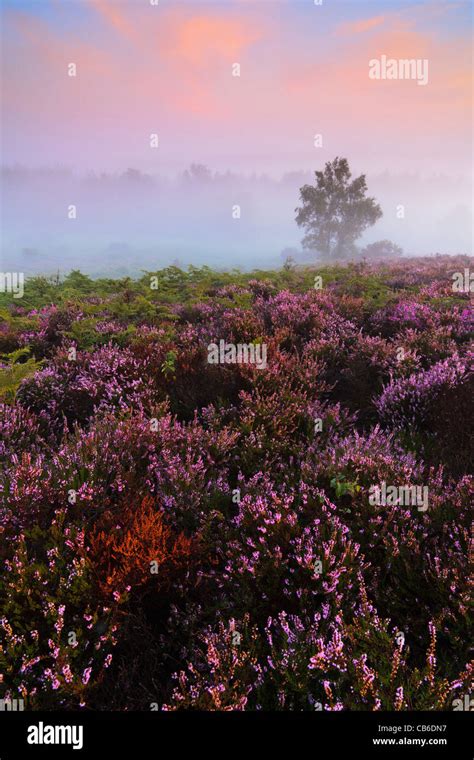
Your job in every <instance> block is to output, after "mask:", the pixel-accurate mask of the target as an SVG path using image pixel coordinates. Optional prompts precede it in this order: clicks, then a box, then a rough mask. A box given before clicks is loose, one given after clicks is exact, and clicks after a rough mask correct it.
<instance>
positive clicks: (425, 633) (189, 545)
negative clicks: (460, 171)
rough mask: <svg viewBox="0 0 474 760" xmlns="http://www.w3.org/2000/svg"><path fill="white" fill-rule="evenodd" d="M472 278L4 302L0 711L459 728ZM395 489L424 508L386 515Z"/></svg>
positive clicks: (161, 289)
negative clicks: (326, 713)
mask: <svg viewBox="0 0 474 760" xmlns="http://www.w3.org/2000/svg"><path fill="white" fill-rule="evenodd" d="M468 266H471V267H472V260H471V259H469V258H467V257H457V258H453V257H443V256H437V257H433V258H426V259H422V258H420V259H407V260H403V259H399V260H397V261H395V262H384V263H378V264H377V263H366V262H359V263H357V264H348V265H346V266H342V265H341V266H329V265H328V266H323V267H321V268H318V270H315V269H313V268H295V267H292V266H287V267H285V268H284V269H282V270H280V271H272V272H263V271H262V272H261V271H258V270H256V271H254V272H252V273H249V274H244V273H240V272H237V271H233V272H216V271H213V270H211V269H209V268H207V267H202V268H196V267H190V268H189V269H188V270H187V271H183V270H181V269H179V268H177V267H169V268H167V269H164V270H160V271H157V272H145V273H144V274H143V276H142V277H141V278H139V279H137V280H131V279H129V278H125V279H122V280H91V279H89V278H88V277H86V276H84V275H82V274H81V273H80V272H77V271H74V272H72V273H70V274H69V275H68V276H66V277H65V278H63V279H62V280H61V279H59V278H54V279H53V278H50V279H48V278H42V277H36V278H32V279H31V280H29V281H27V283H26V285H25V294H24V297H23V298H22V299H21V300H15V299H13V298H11V297H10V296H8V295H7V294H0V352H1V366H0V381H1V382H0V519H1V528H0V530H1V537H2V541H1V553H2V567H3V569H2V575H1V580H0V599H1V630H2V644H1V652H0V678H1V681H2V694H3V695H6V696H11V697H17V696H22V697H23V698H24V699H25V700H26V703H27V705H28V707H29V708H31V709H42V708H44V709H95V710H107V709H115V710H132V709H141V710H149V709H165V710H179V709H205V710H263V709H271V710H315V709H323V710H348V709H350V710H392V709H396V710H413V709H414V710H425V709H428V710H448V709H452V708H451V705H452V700H453V699H454V698H456V697H457V696H459V695H460V694H464V693H468V692H469V689H470V685H471V681H472V673H473V665H472V662H470V651H471V650H470V640H471V639H472V629H471V626H470V591H471V587H470V585H469V573H468V567H469V556H470V555H469V549H470V542H471V540H472V535H471V528H472V511H471V505H472V496H473V491H474V483H473V478H472V458H473V457H472V454H473V450H472V441H473V435H472V432H473V431H472V419H473V401H472V399H473V397H474V396H473V372H472V327H473V317H472V306H471V297H472V296H471V294H470V293H468V292H465V293H464V292H456V291H454V290H453V288H452V275H453V273H454V272H463V271H464V269H465V267H468ZM317 276H319V277H321V281H322V286H321V287H315V284H316V281H315V278H316V277H317ZM220 340H222V341H225V342H226V343H228V344H242V343H245V344H249V345H253V346H256V345H263V344H264V345H265V346H266V352H267V364H266V366H265V368H263V367H260V368H259V367H257V366H256V365H255V364H252V363H251V362H247V363H245V362H240V363H232V362H227V363H218V364H211V363H209V362H208V361H207V356H208V349H207V347H208V345H209V344H211V343H214V342H216V343H218V342H219V341H220ZM381 483H386V484H390V485H392V486H397V487H406V488H411V487H416V486H424V487H427V489H428V493H429V507H428V509H426V510H423V509H419V508H417V506H416V505H415V506H414V505H412V504H406V503H402V502H396V503H387V504H380V503H374V501H373V500H371V499H370V493H371V490H370V489H371V487H372V486H374V485H377V484H381Z"/></svg>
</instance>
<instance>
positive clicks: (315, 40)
mask: <svg viewBox="0 0 474 760" xmlns="http://www.w3.org/2000/svg"><path fill="white" fill-rule="evenodd" d="M1 5H2V42H3V45H2V69H3V71H2V74H3V81H4V93H3V102H2V119H1V121H2V163H3V164H10V165H11V164H15V163H21V164H24V165H27V166H45V165H51V166H56V165H58V164H61V165H66V166H69V167H72V168H73V169H76V170H78V171H80V172H84V171H90V170H96V171H100V170H107V171H111V170H116V171H119V170H123V169H124V168H126V167H127V166H133V167H136V168H139V169H141V170H143V171H150V172H156V173H165V174H166V173H170V174H172V173H175V172H177V171H181V170H183V169H184V168H186V166H188V165H189V163H190V162H191V161H199V162H202V163H206V164H208V165H209V166H210V167H212V168H213V169H216V170H225V169H232V170H237V171H244V172H253V171H255V172H267V173H269V174H271V175H274V176H278V175H280V174H281V173H283V172H285V171H289V170H296V169H304V170H307V169H312V168H314V165H315V164H316V163H321V161H324V160H328V159H329V158H333V157H334V156H335V155H338V154H339V155H341V154H342V155H347V156H349V157H350V159H351V160H352V161H353V162H354V164H355V167H356V168H361V169H362V170H368V171H383V170H385V169H387V170H389V171H399V170H403V171H407V170H413V171H418V172H423V173H427V174H432V173H435V172H448V173H449V174H451V175H457V174H458V173H459V174H468V173H469V171H470V169H469V165H470V158H471V156H472V150H471V138H470V129H471V74H470V69H471V30H472V23H471V13H472V5H471V3H470V2H455V1H454V0H453V1H451V2H401V1H400V0H376V1H374V2H369V1H367V0H351V1H350V2H343V1H341V0H323V5H322V6H317V5H315V4H314V0H291V2H286V1H284V0H282V1H281V2H275V1H274V0H226V1H224V0H221V1H217V0H214V2H200V0H192V1H191V2H181V1H177V0H160V1H159V4H158V6H152V5H151V4H150V0H3V2H2V4H1ZM381 55H387V56H388V57H393V58H426V59H428V61H429V83H428V85H427V86H426V87H422V86H419V85H418V84H417V82H416V81H373V80H371V79H369V76H368V69H369V63H368V62H369V60H370V59H372V58H377V57H380V56H381ZM71 62H72V63H75V64H76V66H77V76H76V77H75V78H72V77H69V76H68V73H67V67H68V64H69V63H71ZM234 63H239V64H240V67H241V76H240V77H233V76H232V64H234ZM151 133H157V134H158V135H159V141H160V145H159V148H158V149H152V148H150V144H149V139H150V134H151ZM315 134H322V138H323V147H322V148H315V147H314V136H315Z"/></svg>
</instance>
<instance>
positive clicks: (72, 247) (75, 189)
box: [1, 163, 472, 276]
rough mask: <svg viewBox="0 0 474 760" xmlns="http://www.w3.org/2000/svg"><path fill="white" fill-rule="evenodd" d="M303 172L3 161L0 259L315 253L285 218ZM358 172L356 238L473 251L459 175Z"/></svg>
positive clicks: (90, 266) (103, 265)
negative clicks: (80, 169) (376, 216)
mask: <svg viewBox="0 0 474 760" xmlns="http://www.w3.org/2000/svg"><path fill="white" fill-rule="evenodd" d="M315 168H321V167H319V166H318V167H315ZM359 173H360V172H359V171H353V176H356V175H357V174H359ZM313 181H314V173H313V171H309V170H308V171H293V172H288V173H286V174H284V175H282V176H280V177H279V178H276V177H271V176H269V175H265V174H259V175H257V174H246V175H244V174H239V173H235V172H232V171H227V172H216V171H213V170H211V169H209V168H208V167H206V166H204V165H202V164H197V163H196V164H193V165H191V166H190V167H189V168H188V169H186V170H184V171H182V172H180V173H178V174H176V175H175V176H174V177H165V176H161V175H158V174H151V173H150V174H147V173H145V172H142V171H139V170H137V169H133V168H128V169H125V170H124V171H122V172H116V173H102V172H89V173H88V174H79V173H77V172H74V171H73V170H71V169H67V168H43V169H27V168H25V167H21V166H14V167H4V168H3V170H2V185H1V188H2V211H1V214H2V216H1V229H2V269H3V270H5V271H7V270H8V271H22V272H24V273H25V274H26V275H28V274H33V273H43V274H48V273H52V272H57V271H58V270H59V271H60V272H62V273H64V272H67V271H70V270H71V269H80V270H81V271H83V272H85V273H87V274H90V275H92V276H104V275H110V276H122V275H130V276H136V275H138V274H139V273H140V272H141V271H143V270H144V269H149V270H154V269H159V268H162V267H165V266H169V265H171V264H177V265H179V266H183V267H186V266H188V265H189V264H194V265H196V266H200V265H203V264H207V265H209V266H212V267H216V268H226V269H229V268H233V267H236V268H240V269H242V270H248V269H253V268H271V267H278V266H281V264H282V263H283V260H284V259H285V258H286V256H287V255H288V254H289V253H291V255H292V257H293V258H294V259H295V261H296V262H300V263H302V262H311V261H315V254H314V253H312V252H305V251H302V250H301V243H300V241H301V238H302V236H303V235H302V231H301V230H300V229H299V228H298V227H297V225H296V223H295V221H294V217H295V213H294V210H295V208H296V206H298V204H299V188H300V187H301V186H302V185H304V184H305V183H312V182H313ZM367 183H368V188H369V191H368V194H369V195H370V196H373V197H375V198H376V200H377V201H378V202H379V203H380V204H381V206H382V210H383V217H382V219H381V220H380V221H379V222H377V224H376V225H375V226H374V227H372V228H370V229H369V230H367V231H366V233H365V235H364V236H363V237H362V238H360V239H359V241H358V244H359V245H364V244H367V243H370V242H374V241H376V240H382V239H389V240H392V241H393V242H394V243H396V244H398V245H400V246H401V247H402V248H403V250H404V254H405V255H410V256H417V255H429V254H434V253H445V254H446V253H447V254H459V253H466V254H471V253H472V229H471V225H472V216H471V212H470V196H471V185H470V181H469V180H468V179H467V178H464V177H452V176H451V177H449V176H446V175H441V174H437V175H433V176H422V175H420V174H418V173H413V174H406V173H405V174H399V175H396V174H393V173H390V172H388V171H386V172H383V173H379V174H371V175H370V174H368V175H367ZM73 206H74V207H75V211H74V210H71V207H73ZM402 207H403V209H402ZM74 214H75V218H70V217H71V216H72V217H74Z"/></svg>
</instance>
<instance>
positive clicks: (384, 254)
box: [360, 240, 403, 259]
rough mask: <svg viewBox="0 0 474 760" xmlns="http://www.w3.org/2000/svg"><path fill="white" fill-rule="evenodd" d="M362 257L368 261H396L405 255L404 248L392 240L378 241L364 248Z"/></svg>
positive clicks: (361, 253)
mask: <svg viewBox="0 0 474 760" xmlns="http://www.w3.org/2000/svg"><path fill="white" fill-rule="evenodd" d="M360 255H361V256H363V257H364V258H366V259H396V258H398V257H399V256H402V255H403V248H400V246H399V245H396V243H392V241H391V240H377V242H376V243H369V245H366V246H365V248H362V250H361V252H360Z"/></svg>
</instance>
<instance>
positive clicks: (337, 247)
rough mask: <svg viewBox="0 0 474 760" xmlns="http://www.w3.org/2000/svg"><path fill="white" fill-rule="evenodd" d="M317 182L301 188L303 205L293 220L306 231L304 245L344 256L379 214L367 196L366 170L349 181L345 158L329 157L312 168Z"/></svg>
mask: <svg viewBox="0 0 474 760" xmlns="http://www.w3.org/2000/svg"><path fill="white" fill-rule="evenodd" d="M315 176H316V184H315V185H303V187H302V188H301V189H300V199H301V203H302V205H301V206H300V207H299V208H296V209H295V212H296V223H297V224H298V226H299V227H303V229H304V230H305V232H306V235H305V237H304V238H303V240H302V245H303V248H312V249H316V250H317V251H319V252H320V253H322V254H323V256H325V257H328V258H331V257H333V258H337V259H339V258H344V257H346V256H348V255H349V254H351V253H352V252H354V251H355V241H356V240H357V238H359V237H360V236H361V235H362V233H363V232H364V230H365V229H366V228H367V227H369V226H371V225H372V224H375V222H376V221H377V220H378V219H380V217H381V216H382V209H381V208H380V206H379V205H378V203H376V201H375V199H374V198H367V197H366V193H367V184H366V181H365V174H361V176H360V177H357V179H354V180H352V181H351V177H352V174H351V171H350V169H349V164H348V161H347V159H346V158H339V157H336V158H335V159H334V161H332V162H331V161H328V162H327V164H326V166H325V167H324V171H322V172H315Z"/></svg>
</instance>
